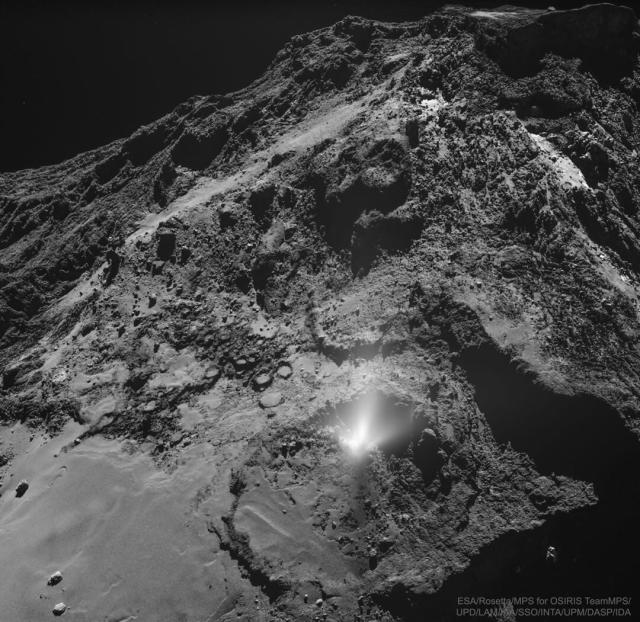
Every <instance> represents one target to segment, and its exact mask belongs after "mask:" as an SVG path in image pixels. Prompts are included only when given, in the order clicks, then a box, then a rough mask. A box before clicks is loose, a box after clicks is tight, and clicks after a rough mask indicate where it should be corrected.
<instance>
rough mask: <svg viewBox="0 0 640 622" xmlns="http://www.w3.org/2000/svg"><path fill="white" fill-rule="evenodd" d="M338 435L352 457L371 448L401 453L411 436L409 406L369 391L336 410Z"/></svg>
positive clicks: (411, 417) (411, 418)
mask: <svg viewBox="0 0 640 622" xmlns="http://www.w3.org/2000/svg"><path fill="white" fill-rule="evenodd" d="M336 419H337V422H338V425H339V429H338V435H339V439H340V442H341V443H342V445H343V446H344V447H345V448H346V449H347V450H348V451H349V452H350V453H351V454H353V455H354V456H357V457H359V456H363V455H364V454H366V453H368V452H369V451H372V450H373V449H376V448H378V449H381V450H382V451H384V452H386V453H402V452H404V451H405V450H406V449H407V447H408V445H409V443H410V442H411V439H412V436H413V416H412V408H411V406H410V404H407V403H405V402H404V401H402V400H401V399H398V398H397V397H394V396H389V395H385V394H383V393H381V392H379V391H370V392H367V393H366V394H364V395H363V396H361V397H360V398H356V399H355V400H354V401H352V402H348V403H346V404H342V405H340V406H339V407H338V408H337V409H336Z"/></svg>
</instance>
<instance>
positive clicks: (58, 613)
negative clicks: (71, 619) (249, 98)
mask: <svg viewBox="0 0 640 622" xmlns="http://www.w3.org/2000/svg"><path fill="white" fill-rule="evenodd" d="M66 610H67V606H66V605H65V604H64V603H58V604H57V605H56V606H55V607H54V608H53V615H54V616H61V615H62V614H63V613H64V612H65V611H66Z"/></svg>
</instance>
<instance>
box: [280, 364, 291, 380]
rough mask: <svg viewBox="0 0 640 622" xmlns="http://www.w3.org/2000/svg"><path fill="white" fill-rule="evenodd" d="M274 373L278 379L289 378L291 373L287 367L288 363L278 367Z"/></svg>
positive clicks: (288, 366)
mask: <svg viewBox="0 0 640 622" xmlns="http://www.w3.org/2000/svg"><path fill="white" fill-rule="evenodd" d="M276 373H277V374H278V376H280V378H289V377H290V376H291V374H292V373H293V371H292V370H291V365H289V363H283V364H282V365H280V367H278V371H277V372H276Z"/></svg>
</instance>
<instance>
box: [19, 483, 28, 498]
mask: <svg viewBox="0 0 640 622" xmlns="http://www.w3.org/2000/svg"><path fill="white" fill-rule="evenodd" d="M27 490H29V482H25V481H24V480H22V481H21V482H20V483H19V484H18V485H17V487H16V497H22V496H24V493H25V492H27Z"/></svg>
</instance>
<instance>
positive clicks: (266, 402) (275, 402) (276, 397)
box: [258, 391, 283, 408]
mask: <svg viewBox="0 0 640 622" xmlns="http://www.w3.org/2000/svg"><path fill="white" fill-rule="evenodd" d="M282 400H283V397H282V393H280V392H279V391H269V393H265V394H264V395H263V396H262V397H261V398H260V401H259V402H258V403H259V404H260V406H261V407H262V408H275V407H276V406H279V405H280V404H282Z"/></svg>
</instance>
